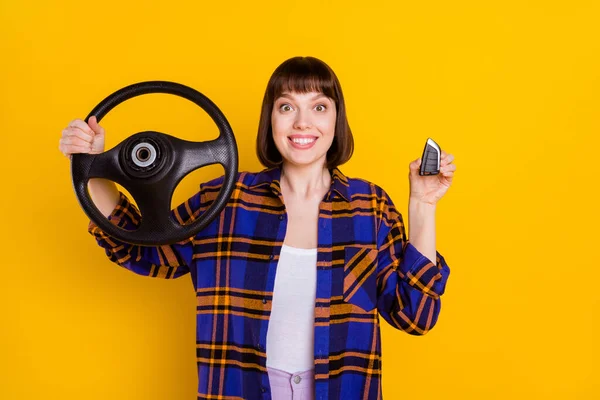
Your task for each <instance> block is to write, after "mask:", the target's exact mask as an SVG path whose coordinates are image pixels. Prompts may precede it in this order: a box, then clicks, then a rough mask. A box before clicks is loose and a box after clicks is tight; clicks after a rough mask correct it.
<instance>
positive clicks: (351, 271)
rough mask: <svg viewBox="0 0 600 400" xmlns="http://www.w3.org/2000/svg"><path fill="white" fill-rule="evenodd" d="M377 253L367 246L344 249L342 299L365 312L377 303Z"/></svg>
mask: <svg viewBox="0 0 600 400" xmlns="http://www.w3.org/2000/svg"><path fill="white" fill-rule="evenodd" d="M377 253H378V252H377V249H372V248H369V247H358V246H347V247H346V248H345V249H344V294H343V299H344V301H345V302H347V303H350V304H353V305H355V306H358V307H360V308H361V309H363V310H364V311H366V312H369V311H371V310H373V309H374V308H375V306H376V305H377V280H376V277H377Z"/></svg>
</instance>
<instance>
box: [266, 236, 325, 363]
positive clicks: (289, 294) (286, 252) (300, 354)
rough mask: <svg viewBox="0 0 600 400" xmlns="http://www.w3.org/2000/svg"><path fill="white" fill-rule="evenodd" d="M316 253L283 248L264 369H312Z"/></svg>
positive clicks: (276, 276)
mask: <svg viewBox="0 0 600 400" xmlns="http://www.w3.org/2000/svg"><path fill="white" fill-rule="evenodd" d="M316 289H317V249H299V248H296V247H290V246H287V245H285V244H284V245H283V246H282V248H281V254H280V255H279V262H278V264H277V272H276V273H275V286H274V289H273V303H272V305H271V317H270V319H269V325H268V330H267V367H270V368H276V369H279V370H282V371H286V372H289V373H295V372H303V371H306V370H309V369H311V368H314V319H315V298H316Z"/></svg>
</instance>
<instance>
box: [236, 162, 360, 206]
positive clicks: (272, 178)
mask: <svg viewBox="0 0 600 400" xmlns="http://www.w3.org/2000/svg"><path fill="white" fill-rule="evenodd" d="M329 172H330V173H331V190H330V191H329V192H328V193H327V199H330V198H331V194H332V192H336V193H338V194H339V195H340V196H341V197H342V198H343V199H344V200H346V201H350V196H349V194H348V188H349V187H350V185H349V183H348V178H347V177H346V176H345V175H344V174H343V173H342V171H340V169H339V168H337V167H336V168H333V169H332V170H329ZM280 180H281V167H280V166H276V167H272V168H268V169H264V170H262V171H260V172H259V173H257V174H256V176H255V177H254V179H253V180H252V182H251V183H250V185H249V186H248V187H249V188H250V189H254V188H258V187H262V186H266V185H269V186H270V188H271V190H272V191H273V193H275V194H276V195H279V194H280V193H281V184H280Z"/></svg>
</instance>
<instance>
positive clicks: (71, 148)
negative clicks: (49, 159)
mask: <svg viewBox="0 0 600 400" xmlns="http://www.w3.org/2000/svg"><path fill="white" fill-rule="evenodd" d="M58 148H59V149H60V151H61V153H63V154H64V155H65V156H68V155H69V154H76V153H85V154H88V153H89V152H90V148H89V147H87V146H76V145H59V146H58Z"/></svg>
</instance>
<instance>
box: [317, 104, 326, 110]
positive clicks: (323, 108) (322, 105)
mask: <svg viewBox="0 0 600 400" xmlns="http://www.w3.org/2000/svg"><path fill="white" fill-rule="evenodd" d="M319 107H320V109H319ZM315 108H316V109H317V111H325V110H326V109H327V107H326V106H325V104H317V106H316V107H315Z"/></svg>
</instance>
